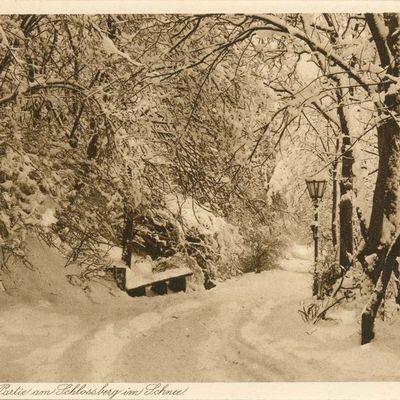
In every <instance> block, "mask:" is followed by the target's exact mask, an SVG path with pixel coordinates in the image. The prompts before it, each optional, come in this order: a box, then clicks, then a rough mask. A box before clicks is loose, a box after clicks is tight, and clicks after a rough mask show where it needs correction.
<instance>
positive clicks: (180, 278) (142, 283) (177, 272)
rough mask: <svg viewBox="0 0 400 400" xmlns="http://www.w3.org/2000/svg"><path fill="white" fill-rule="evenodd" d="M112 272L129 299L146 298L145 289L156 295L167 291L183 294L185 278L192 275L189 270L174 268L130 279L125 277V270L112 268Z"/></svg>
mask: <svg viewBox="0 0 400 400" xmlns="http://www.w3.org/2000/svg"><path fill="white" fill-rule="evenodd" d="M120 270H121V271H120ZM122 270H124V271H122ZM114 271H115V272H114V277H116V278H117V277H118V279H116V280H117V284H118V286H119V287H120V288H121V289H122V286H123V289H122V290H125V291H126V292H127V293H128V295H129V296H131V297H138V296H146V288H150V289H151V290H152V291H153V292H154V293H155V294H158V295H164V294H167V293H168V289H170V290H171V291H173V292H185V291H186V278H188V277H189V276H191V275H193V272H192V271H191V270H190V269H189V268H174V269H169V270H166V271H163V272H155V273H153V274H152V275H151V276H146V277H142V276H132V277H130V278H129V277H128V276H127V270H126V269H125V268H117V267H114ZM127 278H129V279H127ZM122 281H123V282H122Z"/></svg>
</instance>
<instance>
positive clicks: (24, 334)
mask: <svg viewBox="0 0 400 400" xmlns="http://www.w3.org/2000/svg"><path fill="white" fill-rule="evenodd" d="M309 265H310V261H309V260H300V259H291V260H284V262H283V268H284V269H283V270H275V271H268V272H263V273H261V274H247V275H245V276H242V277H239V278H236V279H232V280H230V281H227V282H225V283H223V284H220V285H218V286H217V287H216V288H215V289H213V290H211V291H203V292H193V293H187V294H183V293H180V294H175V295H168V296H158V297H154V298H135V299H134V298H123V301H122V302H121V301H118V302H116V303H115V304H112V303H110V305H107V306H104V304H102V305H91V306H90V307H88V308H87V309H85V310H82V309H81V308H80V307H79V305H72V304H71V305H69V306H68V307H67V308H65V307H64V308H63V309H57V307H54V305H52V304H50V303H42V304H40V305H38V306H36V307H31V308H28V307H27V306H20V307H19V308H16V309H12V310H8V311H7V312H4V313H2V314H1V318H2V319H3V321H8V322H7V324H6V325H5V329H3V330H2V334H1V336H0V354H1V357H2V358H3V359H2V360H1V365H5V366H6V368H2V369H1V371H0V381H14V382H15V381H89V382H90V381H92V382H94V381H97V382H98V381H103V382H104V381H107V382H116V381H117V382H123V381H126V382H143V381H145V382H150V381H170V382H179V381H191V382H203V381H204V382H205V381H209V382H210V381H224V382H233V381H322V380H326V381H329V380H330V381H332V380H343V381H351V380H373V379H377V380H390V379H392V380H398V379H399V378H400V372H399V371H398V369H395V368H391V369H388V368H389V367H388V364H389V365H391V366H395V365H398V364H399V357H398V355H397V354H395V353H393V351H391V352H389V350H390V348H389V346H392V344H390V343H386V344H385V342H384V341H381V342H380V344H379V345H378V346H377V345H375V344H371V345H368V346H364V347H363V348H361V346H359V344H358V332H357V328H356V323H355V320H356V316H355V315H353V313H352V312H351V311H344V313H343V312H342V314H341V317H340V318H343V316H345V317H346V318H344V319H343V320H342V321H341V323H340V324H339V323H338V322H337V321H336V322H332V321H331V322H330V323H328V322H327V324H328V326H323V325H322V326H321V327H320V326H319V325H318V327H315V326H312V325H308V324H305V323H303V322H302V320H301V318H300V317H299V314H298V311H297V310H298V308H299V305H300V303H301V302H302V301H303V300H304V299H306V298H307V297H309V294H310V284H311V281H310V280H311V275H310V274H309V273H308V267H309ZM329 324H330V325H329ZM371 360H373V364H372V367H371ZM363 363H364V365H363ZM367 365H368V366H369V368H364V366H365V367H366V366H367ZM388 370H390V371H392V376H388V374H387V371H388ZM393 374H397V375H396V376H393Z"/></svg>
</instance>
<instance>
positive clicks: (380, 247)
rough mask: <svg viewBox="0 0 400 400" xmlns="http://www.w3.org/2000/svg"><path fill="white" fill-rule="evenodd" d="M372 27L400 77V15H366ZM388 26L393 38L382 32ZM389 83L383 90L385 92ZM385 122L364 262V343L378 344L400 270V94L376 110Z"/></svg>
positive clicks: (385, 63) (384, 58)
mask: <svg viewBox="0 0 400 400" xmlns="http://www.w3.org/2000/svg"><path fill="white" fill-rule="evenodd" d="M366 21H367V23H368V26H369V28H370V31H371V34H372V37H373V39H374V42H375V44H376V48H377V51H378V54H379V58H380V62H381V66H382V67H383V68H386V69H387V73H388V74H390V75H391V76H395V77H398V76H399V71H400V38H399V35H398V34H396V32H398V30H399V27H400V21H399V15H398V14H385V15H379V14H366ZM383 24H384V25H385V26H386V28H387V30H388V32H384V31H383V30H382V26H383ZM388 87H389V83H383V84H381V85H380V87H379V89H380V90H381V91H382V92H385V91H386V90H387V89H388ZM376 107H377V110H378V113H379V115H380V117H381V119H382V122H381V124H380V125H378V127H377V132H378V152H379V164H378V175H377V179H376V185H375V190H374V197H373V204H372V212H371V220H370V225H369V229H368V240H367V242H366V245H365V248H364V249H363V251H362V253H361V254H360V256H361V257H360V259H361V262H363V265H364V268H365V270H366V272H367V274H368V275H369V276H370V277H371V279H372V281H373V282H375V283H376V285H375V289H374V291H373V293H372V295H371V297H370V299H369V301H368V303H367V305H366V306H365V308H364V311H363V313H362V318H361V342H362V344H365V343H368V342H370V341H371V340H372V339H373V338H374V322H375V317H376V314H377V312H378V309H379V307H380V305H381V303H382V300H383V299H384V297H385V293H386V288H387V285H388V283H389V280H390V276H391V274H392V272H393V271H395V273H396V271H397V270H398V264H397V261H396V256H397V255H398V254H399V250H400V235H399V231H400V229H399V227H400V224H399V221H398V218H399V215H398V211H399V210H400V202H399V201H400V198H399V189H400V127H399V122H398V121H397V118H398V116H399V115H400V94H399V93H398V92H395V93H392V94H386V93H385V99H384V102H383V104H379V103H378V104H376ZM394 238H396V240H394ZM391 243H393V244H392V246H391V247H390V245H391ZM370 254H376V255H377V257H375V262H374V263H373V264H372V265H368V263H367V262H366V257H365V256H366V255H370Z"/></svg>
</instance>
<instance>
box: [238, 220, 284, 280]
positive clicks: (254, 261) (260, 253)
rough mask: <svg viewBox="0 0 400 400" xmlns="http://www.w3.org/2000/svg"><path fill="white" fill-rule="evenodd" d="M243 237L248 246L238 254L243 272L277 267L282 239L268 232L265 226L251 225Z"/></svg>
mask: <svg viewBox="0 0 400 400" xmlns="http://www.w3.org/2000/svg"><path fill="white" fill-rule="evenodd" d="M245 237H246V242H247V243H248V248H247V249H246V251H244V252H243V253H242V254H241V256H240V269H241V271H242V272H243V273H247V272H256V273H259V272H262V271H268V270H271V269H276V268H279V260H280V258H282V251H283V241H282V239H281V238H280V236H279V235H278V234H277V233H272V232H270V231H269V229H268V228H266V227H258V228H257V227H255V228H254V227H251V228H247V230H246V231H245Z"/></svg>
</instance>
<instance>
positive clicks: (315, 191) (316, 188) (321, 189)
mask: <svg viewBox="0 0 400 400" xmlns="http://www.w3.org/2000/svg"><path fill="white" fill-rule="evenodd" d="M306 184H307V190H308V194H309V195H310V198H311V200H312V203H313V206H314V222H313V224H312V225H311V230H312V233H313V239H314V282H313V295H316V294H317V293H318V282H317V262H318V207H319V202H320V201H321V199H322V196H323V195H324V193H325V189H326V180H325V179H321V180H317V179H313V180H311V179H306Z"/></svg>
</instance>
